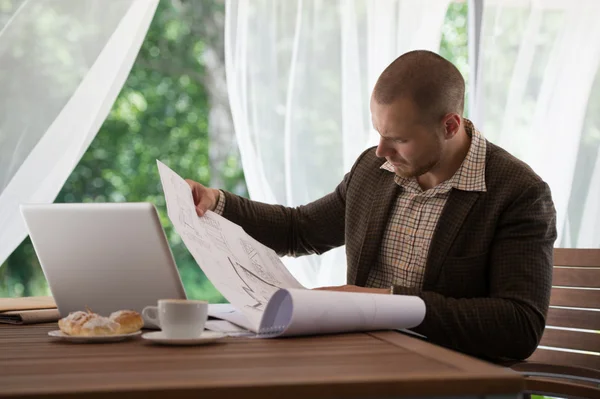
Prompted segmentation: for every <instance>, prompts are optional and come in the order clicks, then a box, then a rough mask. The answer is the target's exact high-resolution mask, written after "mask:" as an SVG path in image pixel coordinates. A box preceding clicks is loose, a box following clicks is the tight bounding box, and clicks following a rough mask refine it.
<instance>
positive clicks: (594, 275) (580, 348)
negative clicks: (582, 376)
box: [529, 248, 600, 370]
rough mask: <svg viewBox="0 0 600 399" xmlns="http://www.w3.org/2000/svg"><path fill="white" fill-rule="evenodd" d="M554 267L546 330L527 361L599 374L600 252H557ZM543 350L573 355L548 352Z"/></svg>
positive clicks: (589, 250) (595, 250) (560, 249)
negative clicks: (561, 365)
mask: <svg viewBox="0 0 600 399" xmlns="http://www.w3.org/2000/svg"><path fill="white" fill-rule="evenodd" d="M554 265H555V266H554V273H553V278H552V294H551V296H550V309H549V311H548V317H547V320H546V330H545V331H544V335H543V336H542V341H541V342H540V345H539V346H540V347H538V349H537V350H536V352H535V353H534V354H533V356H531V358H530V359H529V360H531V361H536V362H544V363H553V364H563V365H567V366H580V367H588V368H592V369H596V370H598V369H600V355H599V354H600V249H572V248H557V249H555V250H554ZM564 328H569V329H577V330H576V331H572V330H564ZM579 330H586V331H579ZM546 347H549V348H565V349H571V350H574V351H576V352H566V351H557V350H550V349H546ZM586 352H587V353H590V354H587V353H586ZM591 353H595V355H594V354H591Z"/></svg>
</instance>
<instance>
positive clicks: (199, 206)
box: [185, 179, 220, 216]
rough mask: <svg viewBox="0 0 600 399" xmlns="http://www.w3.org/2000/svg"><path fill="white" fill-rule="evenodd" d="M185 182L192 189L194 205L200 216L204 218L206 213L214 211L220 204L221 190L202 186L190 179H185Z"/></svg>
mask: <svg viewBox="0 0 600 399" xmlns="http://www.w3.org/2000/svg"><path fill="white" fill-rule="evenodd" d="M185 181H186V183H187V184H189V185H190V188H191V189H192V197H194V205H195V206H196V213H197V214H198V216H203V215H204V213H205V212H206V211H214V210H215V208H216V207H217V204H218V202H219V195H220V192H219V190H217V189H215V188H209V187H204V186H203V185H202V184H200V183H198V182H195V181H193V180H190V179H185Z"/></svg>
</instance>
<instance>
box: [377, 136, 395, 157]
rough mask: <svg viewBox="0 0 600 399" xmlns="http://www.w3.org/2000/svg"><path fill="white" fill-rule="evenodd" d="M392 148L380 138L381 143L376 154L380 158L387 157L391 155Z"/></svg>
mask: <svg viewBox="0 0 600 399" xmlns="http://www.w3.org/2000/svg"><path fill="white" fill-rule="evenodd" d="M390 150H391V149H390V148H389V147H388V146H387V143H386V141H385V140H383V139H379V144H378V145H377V149H376V150H375V155H377V156H378V157H379V158H383V157H386V156H388V155H391V151H390Z"/></svg>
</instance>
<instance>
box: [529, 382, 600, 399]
mask: <svg viewBox="0 0 600 399" xmlns="http://www.w3.org/2000/svg"><path fill="white" fill-rule="evenodd" d="M525 391H526V392H527V393H533V394H539V395H548V396H555V397H560V398H578V399H579V398H596V399H597V398H600V388H598V386H597V385H594V384H593V383H585V382H574V381H564V380H560V379H551V378H539V377H529V378H527V379H526V380H525Z"/></svg>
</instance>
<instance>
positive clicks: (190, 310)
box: [142, 299, 208, 339]
mask: <svg viewBox="0 0 600 399" xmlns="http://www.w3.org/2000/svg"><path fill="white" fill-rule="evenodd" d="M142 316H143V317H144V318H145V319H148V320H150V321H151V322H152V323H154V324H156V325H157V326H159V327H160V328H161V330H162V331H163V333H164V334H165V336H166V337H167V338H174V339H180V338H197V337H199V336H200V335H201V334H202V331H204V325H205V324H206V319H207V318H208V302H206V301H194V300H187V299H160V300H159V301H158V306H146V307H145V308H144V310H142Z"/></svg>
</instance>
